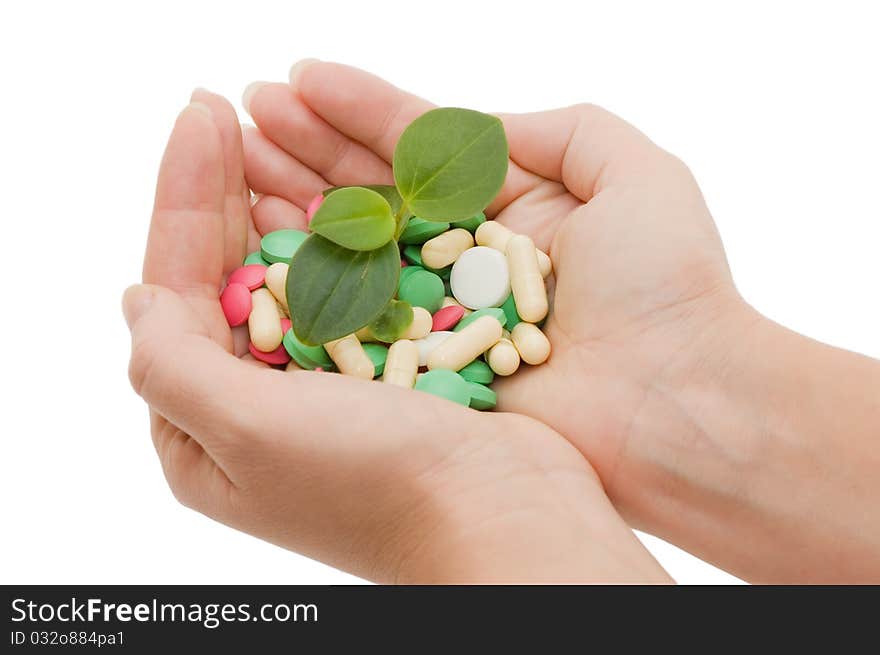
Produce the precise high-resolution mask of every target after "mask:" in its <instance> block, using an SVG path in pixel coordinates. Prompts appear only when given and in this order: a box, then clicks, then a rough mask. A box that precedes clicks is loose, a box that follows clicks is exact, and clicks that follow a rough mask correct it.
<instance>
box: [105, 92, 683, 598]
mask: <svg viewBox="0 0 880 655" xmlns="http://www.w3.org/2000/svg"><path fill="white" fill-rule="evenodd" d="M193 100H194V101H193V102H192V103H191V104H190V105H189V106H188V107H187V108H186V109H184V111H183V112H182V113H181V114H180V116H179V117H178V119H177V123H176V125H175V127H174V130H173V132H172V134H171V137H170V140H169V143H168V146H167V149H166V152H165V156H164V158H163V161H162V165H161V169H160V172H159V181H158V185H157V191H156V200H155V209H154V212H153V218H152V223H151V228H150V235H149V240H148V244H147V252H146V256H145V261H144V283H145V284H143V285H136V286H134V287H131V288H130V289H128V290H127V291H126V294H125V296H124V299H123V309H124V311H125V316H126V320H127V322H128V324H129V327H130V329H131V332H132V357H131V364H130V377H131V381H132V385H133V386H134V388H135V390H136V391H137V392H138V393H139V394H140V395H141V396H142V397H143V398H144V399H145V400H146V402H147V403H148V405H149V406H150V416H151V428H152V435H153V441H154V444H155V446H156V451H157V453H158V455H159V459H160V461H161V463H162V467H163V470H164V472H165V475H166V478H167V480H168V483H169V485H170V487H171V490H172V491H173V492H174V494H175V496H176V497H177V498H178V499H179V500H180V502H182V503H183V504H184V505H187V506H188V507H191V508H193V509H196V510H198V511H200V512H203V513H204V514H206V515H208V516H210V517H212V518H214V519H216V520H218V521H221V522H224V523H226V524H228V525H231V526H233V527H236V528H238V529H240V530H244V531H246V532H249V533H251V534H254V535H256V536H259V537H262V538H264V539H266V540H268V541H271V542H274V543H276V544H279V545H281V546H284V547H286V548H290V549H292V550H295V551H297V552H300V553H303V554H305V555H308V556H310V557H313V558H315V559H319V560H322V561H324V562H327V563H328V564H331V565H333V566H336V567H338V568H341V569H344V570H347V571H350V572H352V573H354V574H356V575H360V576H363V577H366V578H369V579H372V580H376V581H380V582H421V583H433V582H619V583H626V582H651V583H664V582H670V579H669V577H668V576H667V575H666V573H665V572H664V571H663V570H662V569H661V567H660V566H659V565H658V564H657V562H656V561H654V560H653V558H652V557H651V556H650V554H649V553H648V552H647V551H646V550H645V549H644V547H643V546H642V545H641V543H640V542H639V541H638V540H637V539H636V538H635V535H634V534H633V533H632V531H631V529H630V528H629V527H628V526H627V525H626V523H625V522H624V521H623V520H622V519H621V517H620V516H619V515H618V514H617V512H616V511H615V510H614V508H613V506H612V505H611V502H610V501H609V500H608V498H607V496H606V495H605V493H604V492H603V490H602V486H601V483H600V482H599V479H598V477H597V476H596V475H595V473H594V471H593V470H592V468H591V467H590V466H589V464H588V463H587V462H586V460H584V458H583V456H582V455H581V454H580V453H579V452H578V450H577V449H576V448H574V447H573V446H572V445H571V444H570V443H569V442H568V441H567V440H566V439H565V438H563V437H562V436H561V435H559V434H558V433H557V432H555V431H553V430H552V429H550V428H549V427H547V426H546V425H544V424H542V423H540V422H538V421H535V420H534V419H531V418H528V417H526V416H523V415H519V414H513V413H511V414H505V413H497V414H482V413H479V412H476V411H474V410H470V409H467V408H464V407H461V406H458V405H453V404H451V403H449V402H448V401H444V400H442V399H439V398H436V397H434V396H430V395H428V394H421V393H413V392H412V391H409V390H406V389H402V388H398V387H393V386H391V385H382V384H377V383H374V382H368V381H363V380H358V379H354V378H350V377H345V376H341V375H331V374H327V373H316V372H311V371H308V372H307V371H297V370H294V371H278V370H274V369H271V368H268V367H266V366H264V365H261V364H259V363H258V362H255V361H254V360H253V359H252V358H251V357H250V355H243V353H245V352H246V344H247V334H246V329H245V328H240V329H236V330H235V331H232V330H230V329H229V327H228V326H227V325H226V322H225V319H224V317H223V314H222V311H221V308H220V305H219V296H218V292H219V289H220V287H221V284H222V281H223V278H224V276H225V274H227V273H228V272H229V271H230V270H232V269H234V268H235V267H237V266H238V265H240V262H241V258H242V257H243V256H244V254H245V252H246V249H247V248H246V246H247V247H250V248H255V247H256V246H257V236H256V234H257V230H259V231H265V230H267V229H271V228H267V227H266V226H267V222H265V221H266V220H268V219H265V215H262V214H260V212H255V215H254V216H253V218H252V216H251V211H250V208H249V206H248V203H247V202H246V199H245V194H244V192H243V190H244V189H245V188H246V187H245V184H244V178H243V175H242V170H243V168H242V155H241V153H242V150H241V136H240V133H239V126H238V122H237V119H236V118H235V113H234V111H233V110H232V107H231V106H230V105H229V104H228V103H227V102H226V101H225V100H223V99H222V98H220V97H218V96H215V95H213V94H209V93H207V92H204V91H197V92H196V93H195V94H194V97H193ZM267 200H268V198H266V199H264V200H261V201H260V203H259V204H262V203H263V202H266V201H267ZM285 202H286V201H285ZM278 206H279V207H282V208H283V209H285V210H286V209H288V208H287V207H286V206H285V205H283V204H279V205H278ZM258 216H262V218H257V217H258ZM254 223H256V225H255V224H254ZM230 249H232V252H230Z"/></svg>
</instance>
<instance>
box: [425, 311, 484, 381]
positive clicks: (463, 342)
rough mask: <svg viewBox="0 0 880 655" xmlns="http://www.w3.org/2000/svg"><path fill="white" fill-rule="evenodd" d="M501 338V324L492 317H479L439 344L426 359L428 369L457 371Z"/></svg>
mask: <svg viewBox="0 0 880 655" xmlns="http://www.w3.org/2000/svg"><path fill="white" fill-rule="evenodd" d="M500 338H501V323H499V322H498V319H496V318H495V317H494V316H481V317H480V318H478V319H477V320H475V321H474V322H473V323H471V324H470V325H468V326H467V327H466V328H464V329H463V330H461V331H460V332H453V334H452V336H451V337H449V338H448V339H447V340H445V341H444V342H443V343H442V344H440V345H439V346H438V347H437V348H435V349H434V352H432V353H431V356H430V357H428V369H430V370H433V369H435V368H445V369H449V370H451V371H458V370H460V369H462V368H464V367H465V366H467V365H468V364H470V363H471V362H472V361H474V360H475V359H476V358H477V357H479V356H480V355H482V354H483V353H484V352H486V351H487V350H489V348H491V347H492V346H494V345H495V344H496V343H497V342H498V340H499V339H500Z"/></svg>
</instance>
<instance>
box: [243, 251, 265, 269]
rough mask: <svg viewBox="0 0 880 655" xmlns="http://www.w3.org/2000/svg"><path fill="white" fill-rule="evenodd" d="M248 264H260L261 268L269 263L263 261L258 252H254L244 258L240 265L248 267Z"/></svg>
mask: <svg viewBox="0 0 880 655" xmlns="http://www.w3.org/2000/svg"><path fill="white" fill-rule="evenodd" d="M249 264H262V265H263V266H268V265H269V262H267V261H266V260H265V259H263V255H262V254H261V253H260V251H259V250H255V251H254V252H252V253H250V254H249V255H248V256H247V257H245V258H244V261H243V262H242V263H241V265H242V266H248V265H249Z"/></svg>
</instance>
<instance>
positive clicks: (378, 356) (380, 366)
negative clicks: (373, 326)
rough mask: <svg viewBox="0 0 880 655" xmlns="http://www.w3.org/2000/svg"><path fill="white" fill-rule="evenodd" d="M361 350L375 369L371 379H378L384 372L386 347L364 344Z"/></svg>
mask: <svg viewBox="0 0 880 655" xmlns="http://www.w3.org/2000/svg"><path fill="white" fill-rule="evenodd" d="M363 349H364V352H365V353H367V357H369V358H370V361H371V362H373V366H374V367H375V368H376V372H375V373H374V374H373V377H376V378H377V377H379V376H380V375H382V372H383V371H384V370H385V360H386V359H388V346H383V345H382V344H381V343H365V344H363Z"/></svg>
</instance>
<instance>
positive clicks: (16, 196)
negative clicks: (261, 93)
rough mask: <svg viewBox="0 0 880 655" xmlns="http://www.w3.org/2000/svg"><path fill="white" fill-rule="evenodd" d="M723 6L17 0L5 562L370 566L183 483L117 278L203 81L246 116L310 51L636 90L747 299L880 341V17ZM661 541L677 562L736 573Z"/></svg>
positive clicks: (482, 85) (412, 69)
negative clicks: (134, 367) (175, 480)
mask: <svg viewBox="0 0 880 655" xmlns="http://www.w3.org/2000/svg"><path fill="white" fill-rule="evenodd" d="M726 5H727V8H726V9H722V8H721V4H720V3H705V2H694V3H688V4H681V3H670V2H663V3H639V4H635V3H626V2H608V1H607V0H606V1H604V2H590V3H587V2H574V1H572V2H553V1H550V0H541V1H540V2H529V3H520V2H515V1H513V0H508V1H507V2H493V3H489V2H477V1H475V0H468V1H467V2H454V1H452V0H439V1H438V2H435V3H433V4H429V3H426V2H414V1H412V0H410V1H408V2H401V3H391V2H384V3H383V2H376V1H373V2H340V1H334V2H322V1H318V2H312V3H303V2H291V1H287V2H277V3H258V2H252V1H248V2H238V3H229V4H227V3H222V2H217V1H214V2H205V3H194V2H187V3H182V2H175V3H169V4H167V5H165V4H163V3H158V2H151V3H142V4H140V5H137V6H135V5H134V3H121V2H113V3H106V4H103V5H97V4H94V3H83V2H76V3H68V2H65V3H61V2H59V3H56V4H54V5H52V4H46V3H14V5H11V4H10V3H7V4H6V5H5V7H6V8H5V9H3V10H2V12H3V13H2V16H0V54H2V57H0V62H2V63H0V66H2V78H0V79H2V84H3V91H2V106H0V112H2V124H3V136H2V140H0V187H2V192H3V195H2V198H3V201H2V204H0V221H2V223H0V224H2V227H3V230H2V233H0V245H2V248H3V253H2V257H0V272H2V277H0V280H2V283H0V284H2V292H0V308H2V310H0V311H2V321H0V331H2V339H3V344H4V345H5V352H4V353H3V358H2V364H0V371H2V378H0V379H2V394H0V409H2V424H0V425H2V427H0V434H2V437H0V439H2V442H0V443H2V455H0V525H2V527H0V532H2V533H3V536H2V537H0V582H3V583H24V582H31V583H49V582H56V583H62V582H69V583H77V582H94V583H343V582H351V581H355V580H356V579H355V578H352V577H351V576H348V575H346V574H343V573H341V572H338V571H335V570H333V569H330V568H328V567H325V566H323V565H321V564H318V563H315V562H312V561H310V560H308V559H305V558H302V557H299V556H297V555H294V554H292V553H289V552H286V551H284V550H281V549H278V548H276V547H274V546H271V545H268V544H265V543H263V542H260V541H258V540H256V539H253V538H251V537H249V536H246V535H243V534H240V533H237V532H234V531H233V530H231V529H228V528H225V527H223V526H221V525H218V524H215V523H213V522H211V521H210V520H208V519H205V518H203V517H201V516H200V515H197V514H195V513H193V512H190V511H188V510H186V509H184V508H182V507H180V506H179V505H177V504H176V502H175V501H174V499H173V498H172V496H171V494H170V492H169V491H168V489H167V488H166V486H165V483H164V479H163V477H162V474H161V471H160V468H159V464H158V462H157V460H156V458H155V456H154V453H153V450H152V445H151V443H150V439H149V436H148V424H147V413H146V410H145V408H144V407H143V406H142V404H141V401H140V400H139V399H138V398H137V397H136V396H135V395H134V393H133V392H132V391H131V389H130V388H129V385H128V381H127V378H126V367H127V356H128V334H127V331H126V328H125V325H124V323H123V320H122V317H121V313H120V310H119V298H120V295H121V293H122V290H123V289H124V288H125V287H126V286H127V285H128V284H130V283H132V282H135V281H138V279H139V276H140V267H141V256H142V253H143V247H144V240H145V236H146V232H147V225H148V219H149V215H150V208H151V202H152V194H153V184H154V178H155V173H156V169H157V165H158V162H159V158H160V156H161V153H162V149H163V147H164V142H165V139H166V137H167V135H168V132H169V129H170V127H171V125H172V123H173V121H174V118H175V116H176V114H177V112H178V111H179V110H180V109H181V108H182V107H183V106H184V105H185V104H186V103H187V101H188V99H189V94H190V91H191V89H192V88H193V87H194V86H197V85H198V86H204V87H207V88H209V89H211V90H213V91H216V92H219V93H222V94H223V95H226V96H227V97H229V98H231V99H232V100H233V102H234V103H235V104H236V106H237V107H238V108H239V111H240V114H241V116H242V119H243V120H247V117H246V116H245V114H244V111H243V110H242V109H241V106H240V100H239V99H240V94H241V91H242V90H243V89H244V87H245V85H246V84H247V83H248V82H250V81H252V80H255V79H268V80H285V79H286V76H287V69H288V67H289V66H290V64H292V63H293V62H294V61H296V60H298V59H300V58H302V57H307V56H312V57H319V58H322V59H329V60H337V61H343V62H346V63H351V64H355V65H359V66H361V67H363V68H366V69H369V70H372V71H374V72H376V73H378V74H379V75H382V76H384V77H386V78H387V79H389V80H391V81H392V82H394V83H395V84H397V85H398V86H401V87H404V88H407V89H410V90H412V91H414V92H417V93H420V94H422V95H424V96H427V97H429V98H431V99H432V100H434V101H435V102H437V103H439V104H443V105H462V106H468V107H473V108H476V109H481V110H484V111H496V110H506V111H523V110H536V109H543V108H550V107H556V106H561V105H566V104H570V103H574V102H580V101H590V102H595V103H598V104H601V105H604V106H606V107H608V108H609V109H611V110H613V111H616V112H617V113H619V114H621V115H623V116H624V117H626V118H627V119H629V120H630V121H632V122H633V123H635V124H636V125H637V126H639V127H640V128H641V129H642V130H643V131H645V132H646V133H647V134H648V135H649V136H651V137H652V138H653V139H654V140H656V141H657V142H658V143H660V144H661V145H662V146H664V147H666V148H668V149H670V150H672V151H673V152H675V153H676V154H678V155H679V156H681V157H682V158H683V159H684V160H685V161H687V162H688V163H689V164H690V165H691V167H692V169H693V170H694V172H695V174H696V176H697V178H698V180H699V181H700V182H701V184H702V187H703V190H704V192H705V195H706V198H707V200H708V203H709V206H710V208H711V209H712V211H713V213H714V216H715V219H716V220H717V222H718V224H719V228H720V231H721V234H722V237H723V239H724V242H725V244H726V246H727V250H728V254H729V257H730V262H731V265H732V267H733V271H734V275H735V278H736V280H737V283H738V285H739V287H740V289H741V290H742V292H743V294H744V295H745V296H746V298H747V299H749V300H750V301H751V302H752V303H753V304H754V305H756V306H757V307H758V308H759V309H760V310H762V311H763V312H765V313H766V314H768V315H769V316H771V317H772V318H774V319H776V320H778V321H780V322H782V323H784V324H786V325H788V326H790V327H792V328H794V329H797V330H800V331H802V332H805V333H807V334H809V335H811V336H814V337H816V338H819V339H822V340H825V341H829V342H831V343H834V344H836V345H840V346H844V347H848V348H851V349H853V350H857V351H861V352H863V353H866V354H869V355H873V356H875V357H876V356H880V338H878V335H880V304H878V302H877V300H878V294H877V281H878V279H880V259H878V257H877V254H876V253H877V249H878V237H880V228H878V219H880V193H878V173H880V166H878V152H880V128H878V120H880V99H878V64H880V39H878V38H877V26H878V21H877V16H874V15H871V14H870V13H869V11H870V9H868V8H869V7H871V3H862V4H861V5H859V4H855V3H853V4H848V3H842V2H835V3H825V6H826V7H827V9H823V8H821V7H819V6H817V5H812V4H810V3H804V2H798V3H790V4H783V3H772V4H771V3H767V2H761V3H754V4H750V3H745V2H737V3H726ZM10 6H14V7H15V8H14V9H11V10H10V8H9V7H10ZM646 539H647V542H648V545H649V547H650V548H651V550H652V552H653V553H654V554H655V555H656V556H657V557H658V558H659V560H660V561H661V563H662V564H664V565H665V566H666V567H667V568H668V570H669V571H670V573H671V574H672V575H673V576H674V577H675V578H676V579H678V580H679V581H681V582H696V583H714V582H728V581H735V579H734V578H731V577H730V576H728V575H726V574H724V573H722V572H720V571H718V570H716V569H714V568H712V567H710V566H708V565H706V564H704V563H702V562H700V561H698V560H696V559H694V558H692V557H690V556H689V555H687V554H685V553H682V552H681V551H678V550H677V549H675V548H673V547H671V546H668V545H666V544H663V543H662V542H659V541H658V540H655V539H651V538H646Z"/></svg>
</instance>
